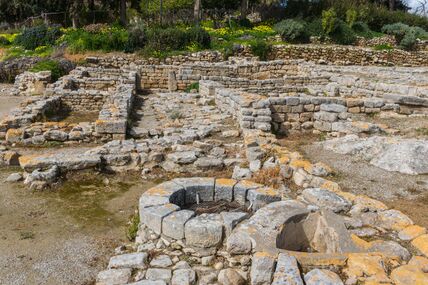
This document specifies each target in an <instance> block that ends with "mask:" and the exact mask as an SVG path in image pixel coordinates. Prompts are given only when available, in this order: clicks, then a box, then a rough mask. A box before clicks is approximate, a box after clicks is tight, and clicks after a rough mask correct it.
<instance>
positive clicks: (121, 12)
mask: <svg viewBox="0 0 428 285" xmlns="http://www.w3.org/2000/svg"><path fill="white" fill-rule="evenodd" d="M119 15H120V23H121V24H122V25H123V26H126V24H127V21H126V0H120V7H119Z"/></svg>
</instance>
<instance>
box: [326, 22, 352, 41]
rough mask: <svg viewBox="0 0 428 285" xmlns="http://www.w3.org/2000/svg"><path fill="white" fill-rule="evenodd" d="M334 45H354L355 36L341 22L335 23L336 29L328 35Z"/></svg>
mask: <svg viewBox="0 0 428 285" xmlns="http://www.w3.org/2000/svg"><path fill="white" fill-rule="evenodd" d="M330 36H331V38H332V39H333V41H334V42H335V43H338V44H341V45H352V44H354V43H355V40H356V36H355V33H354V31H353V30H352V29H351V28H350V27H349V26H348V25H347V24H345V23H344V22H343V21H340V20H339V21H337V24H336V28H335V29H334V31H333V32H332V33H331V34H330Z"/></svg>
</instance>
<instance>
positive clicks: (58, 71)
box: [30, 60, 65, 81]
mask: <svg viewBox="0 0 428 285" xmlns="http://www.w3.org/2000/svg"><path fill="white" fill-rule="evenodd" d="M30 71H32V72H39V71H50V72H51V74H52V80H53V81H57V80H58V79H59V78H60V77H61V76H64V75H65V71H64V70H63V69H62V68H61V66H60V64H59V62H58V61H56V60H42V61H39V62H38V63H36V64H35V65H34V66H33V67H32V68H31V69H30Z"/></svg>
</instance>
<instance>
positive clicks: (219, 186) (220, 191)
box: [214, 179, 238, 202]
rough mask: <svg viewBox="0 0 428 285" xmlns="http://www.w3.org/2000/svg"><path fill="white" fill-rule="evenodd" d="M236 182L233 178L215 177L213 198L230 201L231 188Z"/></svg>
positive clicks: (231, 198)
mask: <svg viewBox="0 0 428 285" xmlns="http://www.w3.org/2000/svg"><path fill="white" fill-rule="evenodd" d="M236 183H238V181H236V180H234V179H216V181H215V189H214V198H215V200H216V201H219V200H225V201H229V202H231V201H232V200H233V188H234V186H235V185H236Z"/></svg>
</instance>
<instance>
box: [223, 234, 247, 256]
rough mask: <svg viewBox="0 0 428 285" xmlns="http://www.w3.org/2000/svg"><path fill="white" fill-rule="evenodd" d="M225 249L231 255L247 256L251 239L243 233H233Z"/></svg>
mask: <svg viewBox="0 0 428 285" xmlns="http://www.w3.org/2000/svg"><path fill="white" fill-rule="evenodd" d="M226 248H227V251H228V252H230V253H231V254H248V253H250V252H251V249H252V242H251V238H250V236H249V235H248V234H247V233H245V232H236V233H233V234H231V235H230V236H229V237H228V239H227V243H226Z"/></svg>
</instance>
